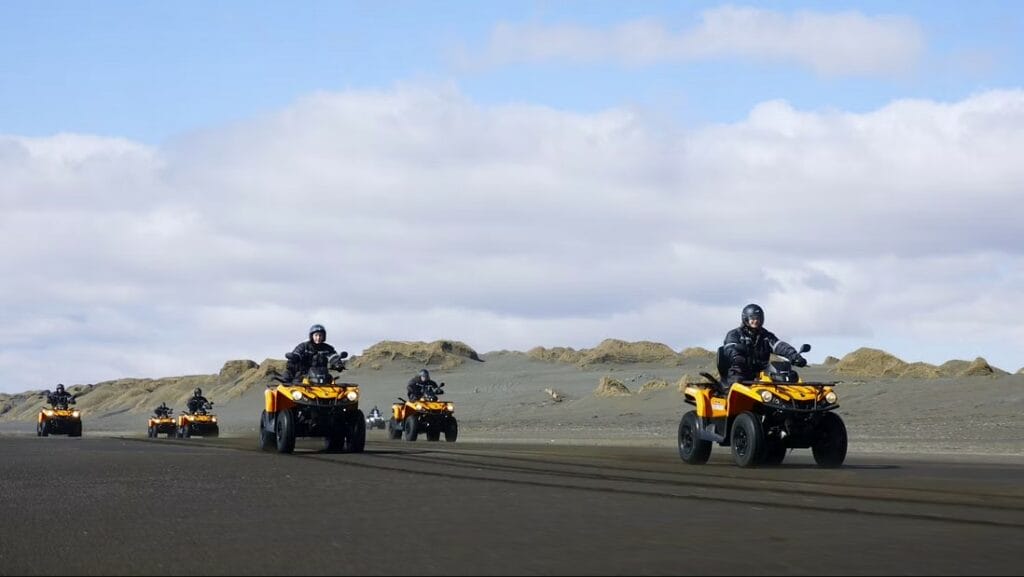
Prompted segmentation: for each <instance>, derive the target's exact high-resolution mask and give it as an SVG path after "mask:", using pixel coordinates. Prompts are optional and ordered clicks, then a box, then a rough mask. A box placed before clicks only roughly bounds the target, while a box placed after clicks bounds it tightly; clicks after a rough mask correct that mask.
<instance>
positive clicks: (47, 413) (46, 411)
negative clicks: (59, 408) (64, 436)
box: [43, 409, 53, 417]
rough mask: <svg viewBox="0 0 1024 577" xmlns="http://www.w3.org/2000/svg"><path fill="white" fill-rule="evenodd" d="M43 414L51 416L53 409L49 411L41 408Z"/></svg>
mask: <svg viewBox="0 0 1024 577" xmlns="http://www.w3.org/2000/svg"><path fill="white" fill-rule="evenodd" d="M43 414H44V415H46V416H47V417H52V416H53V411H51V410H50V409H43Z"/></svg>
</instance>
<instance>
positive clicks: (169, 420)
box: [146, 410, 178, 439]
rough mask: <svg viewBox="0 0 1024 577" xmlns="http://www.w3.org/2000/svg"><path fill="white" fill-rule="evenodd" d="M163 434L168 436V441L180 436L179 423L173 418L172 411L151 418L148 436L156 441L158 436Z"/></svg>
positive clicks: (147, 431) (147, 430)
mask: <svg viewBox="0 0 1024 577" xmlns="http://www.w3.org/2000/svg"><path fill="white" fill-rule="evenodd" d="M163 434H167V438H168V439H171V438H174V437H177V436H178V421H177V420H175V418H174V417H172V416H171V411H170V410H168V412H167V413H162V414H159V415H154V416H152V417H150V418H149V422H148V427H147V429H146V436H147V437H149V438H151V439H155V438H157V436H158V435H163Z"/></svg>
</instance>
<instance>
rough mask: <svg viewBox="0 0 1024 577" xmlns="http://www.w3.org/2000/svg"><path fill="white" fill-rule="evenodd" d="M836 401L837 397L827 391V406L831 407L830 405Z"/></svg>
mask: <svg viewBox="0 0 1024 577" xmlns="http://www.w3.org/2000/svg"><path fill="white" fill-rule="evenodd" d="M837 400H839V397H837V396H836V394H835V392H833V391H829V392H827V393H825V401H826V402H827V403H828V404H830V405H831V404H833V403H835V402H836V401H837Z"/></svg>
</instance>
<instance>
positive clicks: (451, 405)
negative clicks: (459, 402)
mask: <svg viewBox="0 0 1024 577" xmlns="http://www.w3.org/2000/svg"><path fill="white" fill-rule="evenodd" d="M444 408H446V409H448V412H449V413H454V412H455V403H448V404H446V405H445V406H444Z"/></svg>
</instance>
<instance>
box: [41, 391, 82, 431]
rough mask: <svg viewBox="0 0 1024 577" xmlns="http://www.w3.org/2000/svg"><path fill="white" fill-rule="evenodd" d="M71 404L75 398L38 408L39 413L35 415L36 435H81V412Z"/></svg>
mask: <svg viewBox="0 0 1024 577" xmlns="http://www.w3.org/2000/svg"><path fill="white" fill-rule="evenodd" d="M73 404H75V399H74V397H71V398H70V399H67V400H64V401H58V402H55V403H54V402H52V403H50V407H43V408H42V409H39V415H38V416H37V417H36V435H37V436H40V437H49V436H50V435H67V436H69V437H81V436H82V412H81V411H79V410H78V409H72V408H71V407H70V406H69V405H73Z"/></svg>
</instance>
